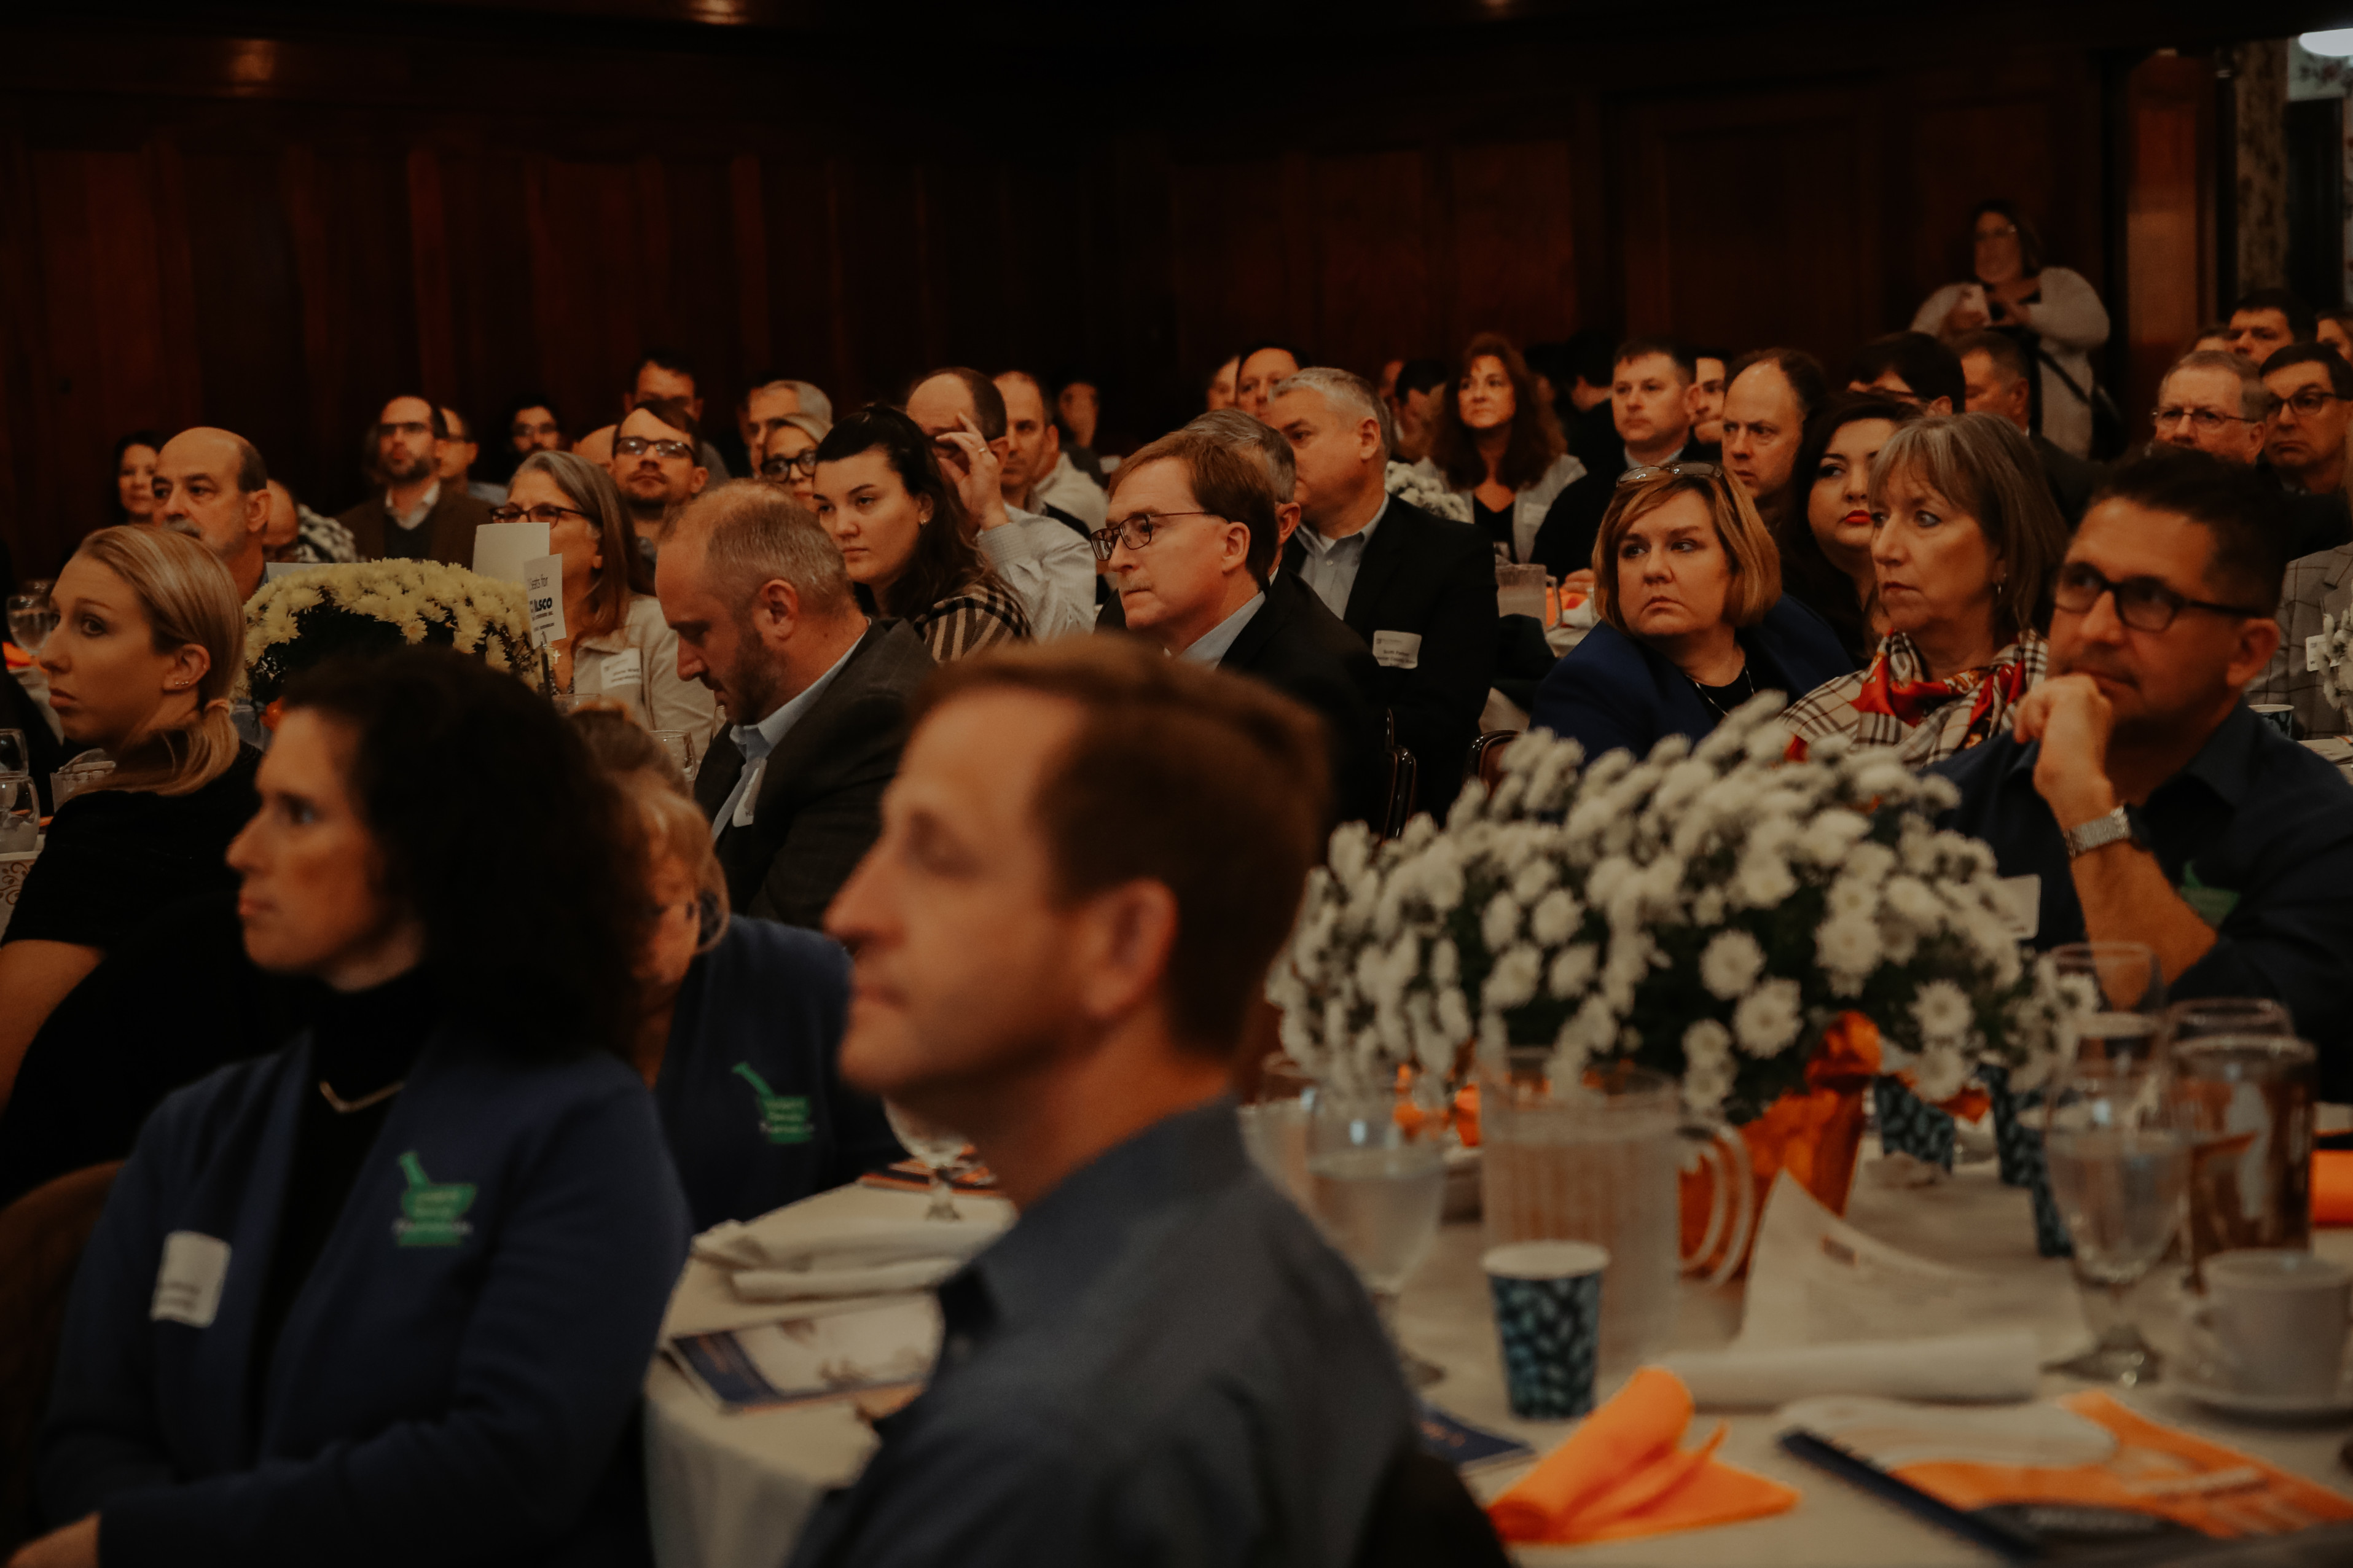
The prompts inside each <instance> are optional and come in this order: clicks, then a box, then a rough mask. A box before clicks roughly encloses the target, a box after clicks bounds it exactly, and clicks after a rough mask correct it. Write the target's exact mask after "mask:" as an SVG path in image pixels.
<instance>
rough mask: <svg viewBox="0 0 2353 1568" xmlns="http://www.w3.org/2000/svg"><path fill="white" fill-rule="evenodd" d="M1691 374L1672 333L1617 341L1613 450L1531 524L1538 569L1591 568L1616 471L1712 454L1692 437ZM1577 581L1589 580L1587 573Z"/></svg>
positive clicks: (1692, 367) (1566, 574)
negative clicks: (1534, 527) (1615, 439)
mask: <svg viewBox="0 0 2353 1568" xmlns="http://www.w3.org/2000/svg"><path fill="white" fill-rule="evenodd" d="M1611 374H1612V376H1613V377H1614V380H1613V381H1612V382H1611V384H1610V388H1609V407H1610V416H1611V418H1612V420H1613V421H1614V423H1615V425H1616V427H1617V431H1618V441H1619V445H1618V449H1617V450H1616V451H1615V452H1612V453H1610V454H1609V455H1608V456H1607V457H1605V458H1602V459H1601V460H1600V461H1599V462H1598V463H1589V464H1588V465H1587V466H1586V471H1585V475H1584V477H1583V478H1581V479H1577V481H1576V482H1575V483H1573V484H1571V485H1570V486H1569V487H1568V488H1567V489H1564V490H1562V491H1561V492H1560V494H1559V496H1558V497H1557V498H1556V499H1555V500H1554V501H1553V503H1552V505H1551V507H1550V508H1549V509H1547V510H1546V512H1545V516H1544V521H1543V523H1542V525H1541V526H1540V527H1539V528H1538V529H1537V530H1536V538H1535V546H1534V548H1533V549H1532V551H1531V552H1530V553H1529V559H1530V560H1533V561H1538V562H1542V563H1544V567H1545V570H1546V571H1547V572H1550V573H1551V574H1553V575H1555V576H1556V577H1558V578H1560V579H1561V581H1562V582H1564V583H1566V582H1567V581H1568V580H1569V579H1570V578H1571V577H1572V576H1577V574H1591V573H1592V572H1593V571H1594V570H1595V562H1594V557H1593V544H1594V541H1595V539H1596V538H1598V537H1599V534H1600V532H1601V516H1602V513H1604V512H1606V511H1608V510H1609V499H1610V497H1611V496H1612V495H1613V494H1615V493H1616V490H1617V487H1618V479H1619V477H1620V475H1622V474H1625V473H1627V472H1628V471H1630V470H1631V469H1634V468H1657V467H1660V466H1661V465H1662V464H1666V463H1676V462H1692V463H1714V462H1715V460H1716V459H1717V457H1718V453H1717V451H1716V449H1715V447H1703V446H1699V445H1698V444H1697V443H1696V442H1695V441H1694V439H1693V437H1692V424H1693V421H1694V418H1695V417H1696V413H1697V407H1698V401H1699V400H1698V395H1697V393H1698V387H1697V384H1696V382H1695V380H1694V377H1695V376H1696V375H1697V374H1698V371H1697V367H1696V363H1695V362H1694V360H1693V358H1692V353H1691V351H1690V350H1689V349H1686V348H1683V346H1681V345H1680V344H1678V343H1676V342H1674V341H1673V340H1672V338H1635V339H1632V340H1630V341H1629V342H1623V343H1620V344H1619V345H1618V353H1617V356H1616V360H1615V363H1614V365H1613V367H1612V370H1611ZM1718 424H1719V426H1720V425H1721V424H1722V421H1721V419H1719V420H1718ZM1578 580H1579V581H1580V582H1590V581H1591V577H1590V576H1589V575H1586V576H1582V577H1579V578H1578Z"/></svg>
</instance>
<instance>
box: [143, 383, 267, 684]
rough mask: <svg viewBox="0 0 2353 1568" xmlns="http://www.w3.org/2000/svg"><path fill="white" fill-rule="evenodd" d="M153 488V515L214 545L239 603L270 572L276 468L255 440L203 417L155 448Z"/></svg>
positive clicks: (206, 544)
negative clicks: (266, 538) (204, 422)
mask: <svg viewBox="0 0 2353 1568" xmlns="http://www.w3.org/2000/svg"><path fill="white" fill-rule="evenodd" d="M153 490H154V495H155V510H154V514H153V521H155V522H157V523H159V524H161V525H162V526H163V527H164V528H167V529H169V530H171V531H173V532H174V533H178V534H185V536H186V537H188V538H190V539H193V540H195V541H197V542H200V543H202V544H203V545H204V547H205V548H206V549H207V550H209V551H211V552H213V555H214V557H215V558H216V560H218V561H219V562H220V563H221V564H222V565H224V566H226V567H227V568H228V575H229V584H230V585H231V586H232V587H234V588H235V589H236V590H237V602H238V603H239V604H243V603H244V602H245V601H246V600H248V599H250V598H251V597H253V592H254V590H255V589H257V588H259V587H260V586H261V580H262V578H263V577H264V576H265V575H267V574H268V567H269V557H268V556H267V554H265V553H264V552H263V549H262V542H261V538H262V534H263V532H264V531H266V530H267V529H268V528H269V469H268V468H265V467H263V466H262V461H261V454H260V453H259V452H258V451H256V450H255V449H254V447H253V443H252V442H250V441H248V440H247V439H246V438H245V437H242V436H237V435H233V434H231V433H230V432H228V431H227V430H214V429H210V428H207V427H206V426H201V425H200V426H196V428H195V429H193V430H183V431H181V432H180V433H179V434H178V435H176V436H174V437H172V438H171V439H170V440H169V441H166V442H164V449H163V450H162V451H161V452H159V453H157V454H156V456H155V477H154V479H153ZM237 662H238V663H239V664H240V665H241V664H242V663H243V659H242V658H239V659H238V660H237Z"/></svg>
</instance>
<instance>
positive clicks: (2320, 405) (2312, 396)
mask: <svg viewBox="0 0 2353 1568" xmlns="http://www.w3.org/2000/svg"><path fill="white" fill-rule="evenodd" d="M2280 401H2281V402H2282V403H2284V404H2285V405H2288V406H2289V407H2290V408H2293V409H2295V411H2296V412H2297V413H2298V414H2300V415H2302V416H2304V417H2306V418H2307V419H2309V418H2311V417H2312V416H2314V415H2316V414H2318V413H2319V412H2320V411H2321V410H2322V409H2325V408H2327V406H2328V405H2330V404H2332V403H2348V402H2353V398H2344V397H2339V396H2337V395H2336V394H2335V393H2333V392H2323V391H2321V390H2320V388H2318V387H2316V386H2307V387H2304V388H2301V389H2300V390H2298V391H2297V392H2296V393H2295V395H2294V396H2292V397H2283V398H2281V399H2280Z"/></svg>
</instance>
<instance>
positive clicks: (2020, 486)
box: [1782, 414, 2067, 767]
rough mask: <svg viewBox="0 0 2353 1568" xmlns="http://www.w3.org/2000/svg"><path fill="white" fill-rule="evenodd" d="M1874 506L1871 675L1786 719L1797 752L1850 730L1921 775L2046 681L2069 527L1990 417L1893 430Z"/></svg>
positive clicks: (2023, 447)
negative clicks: (2048, 629)
mask: <svg viewBox="0 0 2353 1568" xmlns="http://www.w3.org/2000/svg"><path fill="white" fill-rule="evenodd" d="M1870 496H1871V563H1872V568H1873V582H1874V585H1875V592H1876V595H1877V599H1878V605H1879V622H1880V624H1881V625H1883V626H1885V627H1886V628H1887V635H1886V636H1885V637H1883V639H1882V640H1881V642H1880V645H1879V650H1878V652H1877V653H1875V654H1874V655H1873V657H1872V659H1871V662H1870V664H1869V665H1868V666H1866V667H1865V668H1862V669H1861V670H1859V671H1857V672H1855V673H1853V674H1851V675H1843V676H1841V677H1839V678H1838V679H1835V680H1831V681H1828V682H1825V683H1824V684H1823V685H1822V686H1821V687H1820V689H1816V690H1813V691H1810V692H1808V693H1807V694H1806V695H1805V696H1804V697H1801V698H1799V700H1797V701H1795V702H1793V703H1791V704H1790V705H1789V710H1788V712H1787V713H1785V714H1784V715H1783V716H1782V717H1783V720H1784V721H1785V722H1786V723H1787V724H1788V727H1789V729H1790V730H1791V731H1793V732H1794V733H1795V734H1796V736H1797V743H1796V744H1795V746H1793V748H1792V752H1793V754H1795V755H1799V756H1802V755H1803V754H1804V753H1805V750H1806V748H1807V747H1808V746H1809V745H1810V743H1811V742H1815V741H1818V740H1820V739H1821V738H1822V737H1823V736H1825V735H1831V734H1842V735H1845V736H1847V737H1849V738H1850V739H1851V740H1852V741H1853V742H1854V743H1855V744H1857V745H1862V746H1893V747H1894V748H1896V754H1897V755H1898V756H1900V757H1901V758H1902V759H1903V760H1904V761H1905V763H1909V764H1911V765H1912V766H1914V767H1926V766H1927V765H1928V764H1929V763H1936V762H1942V761H1943V760H1944V759H1945V758H1947V757H1949V756H1952V755H1954V754H1955V753H1956V752H1965V751H1967V750H1968V749H1969V748H1970V747H1972V746H1975V745H1977V744H1978V743H1979V742H1983V741H1985V740H1986V739H1987V738H1989V736H1993V735H1999V734H2000V733H2002V732H2003V731H2007V730H2008V729H2009V728H2010V725H2011V724H2012V723H2013V722H2014V721H2015V719H2016V709H2017V704H2018V700H2019V699H2020V698H2021V697H2023V696H2025V695H2026V694H2027V693H2028V692H2029V691H2031V690H2033V689H2034V688H2035V687H2037V686H2039V685H2041V684H2042V679H2043V675H2044V673H2045V671H2046V670H2047V669H2048V668H2049V654H2048V650H2047V646H2046V645H2045V643H2044V642H2043V640H2042V628H2043V627H2045V626H2049V625H2050V624H2051V594H2052V584H2054V582H2055V581H2056V579H2057V576H2058V572H2059V563H2060V562H2061V561H2062V560H2063V559H2064V558H2065V556H2066V553H2067V524H2066V523H2065V522H2064V521H2063V520H2062V519H2061V518H2060V516H2059V507H2058V503H2056V502H2055V501H2053V500H2052V499H2051V487H2050V486H2049V485H2048V484H2047V483H2045V482H2044V480H2043V478H2042V464H2041V463H2039V462H2037V461H2036V460H2035V458H2034V448H2033V447H2030V446H2028V445H2027V444H2026V437H2024V436H2023V435H2021V434H2020V433H2019V429H2018V426H2015V425H2012V424H2011V423H2010V421H2009V420H2007V419H2004V418H2002V417H2000V416H1998V415H1992V414H1951V415H1937V416H1930V417H1928V418H1925V419H1920V420H1915V421H1913V422H1911V423H1908V424H1895V425H1891V426H1888V434H1887V436H1886V437H1885V439H1884V442H1883V445H1882V446H1881V447H1880V449H1879V453H1878V456H1877V457H1876V458H1874V459H1873V462H1872V465H1871V492H1870Z"/></svg>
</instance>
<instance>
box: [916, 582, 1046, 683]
mask: <svg viewBox="0 0 2353 1568" xmlns="http://www.w3.org/2000/svg"><path fill="white" fill-rule="evenodd" d="M907 624H908V625H909V626H913V627H914V628H915V630H916V631H917V632H918V633H919V634H921V636H922V637H923V645H924V646H925V647H929V648H930V649H931V650H932V658H934V659H936V660H938V661H939V662H940V663H942V664H945V663H947V662H948V661H949V660H950V659H957V658H969V657H970V656H972V655H974V654H976V653H979V652H981V651H983V650H984V649H987V648H992V647H997V645H999V644H1000V643H1009V642H1016V641H1020V642H1026V641H1028V640H1029V615H1028V613H1027V612H1025V611H1024V610H1023V609H1022V608H1021V601H1020V600H1018V599H1017V598H1015V597H1014V596H1013V593H1012V591H1011V590H1010V589H1008V588H1007V587H1006V586H1005V584H1002V583H1000V582H998V581H997V579H996V578H995V577H993V576H989V577H976V578H974V579H973V580H972V581H970V582H968V583H966V584H965V585H964V586H963V587H961V588H959V589H957V590H956V591H955V593H953V594H950V595H948V596H947V597H946V598H944V599H941V600H939V601H937V602H936V603H934V604H932V605H927V606H926V607H924V608H923V609H920V610H917V611H916V612H915V613H914V614H913V615H911V616H908V617H907Z"/></svg>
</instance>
